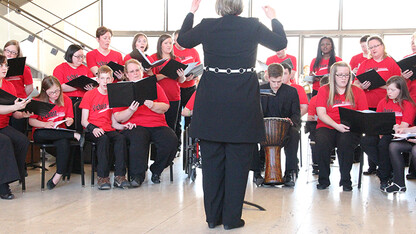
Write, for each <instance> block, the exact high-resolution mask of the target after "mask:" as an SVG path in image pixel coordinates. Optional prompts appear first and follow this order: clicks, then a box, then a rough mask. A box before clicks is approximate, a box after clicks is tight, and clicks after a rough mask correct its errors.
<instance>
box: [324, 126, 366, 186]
mask: <svg viewBox="0 0 416 234" xmlns="http://www.w3.org/2000/svg"><path fill="white" fill-rule="evenodd" d="M359 139H360V136H359V135H358V134H356V133H352V132H345V133H341V132H338V131H337V130H335V129H329V128H325V127H322V128H318V129H317V131H316V150H317V153H318V158H319V163H318V168H319V184H321V185H324V186H329V185H330V184H331V182H330V181H329V175H330V173H331V170H330V163H331V152H332V150H333V149H334V148H335V147H336V148H337V153H338V161H339V171H340V173H341V180H340V182H339V185H340V186H344V185H345V186H351V184H352V183H351V175H350V172H351V168H352V164H353V161H354V149H355V148H356V147H357V145H358V142H359Z"/></svg>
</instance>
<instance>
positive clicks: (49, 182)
mask: <svg viewBox="0 0 416 234" xmlns="http://www.w3.org/2000/svg"><path fill="white" fill-rule="evenodd" d="M55 175H56V173H55V174H53V176H52V178H51V179H50V180H48V183H46V187H47V188H48V189H49V190H52V189H53V188H55V187H56V184H54V183H53V177H55Z"/></svg>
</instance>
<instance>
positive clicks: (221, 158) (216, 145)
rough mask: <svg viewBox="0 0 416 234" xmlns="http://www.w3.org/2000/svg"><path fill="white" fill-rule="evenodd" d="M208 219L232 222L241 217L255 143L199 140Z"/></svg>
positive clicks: (209, 220) (234, 222)
mask: <svg viewBox="0 0 416 234" xmlns="http://www.w3.org/2000/svg"><path fill="white" fill-rule="evenodd" d="M200 147H201V157H202V174H203V177H202V180H203V189H204V206H205V214H206V221H207V222H218V221H221V220H222V222H223V224H225V225H235V224H237V223H238V222H239V221H240V219H241V214H242V208H243V201H244V195H245V191H246V186H247V178H248V172H249V168H250V163H251V160H252V155H253V152H254V150H255V148H256V147H257V145H256V144H255V143H241V144H240V143H225V142H213V141H205V140H201V141H200Z"/></svg>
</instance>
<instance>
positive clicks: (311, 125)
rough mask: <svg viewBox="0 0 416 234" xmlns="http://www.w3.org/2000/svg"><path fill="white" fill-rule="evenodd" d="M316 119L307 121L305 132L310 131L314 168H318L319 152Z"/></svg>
mask: <svg viewBox="0 0 416 234" xmlns="http://www.w3.org/2000/svg"><path fill="white" fill-rule="evenodd" d="M316 125H317V122H316V121H307V122H306V125H305V133H308V132H309V140H310V141H311V145H310V147H311V152H312V163H313V166H312V167H313V169H318V162H319V158H318V153H317V152H316Z"/></svg>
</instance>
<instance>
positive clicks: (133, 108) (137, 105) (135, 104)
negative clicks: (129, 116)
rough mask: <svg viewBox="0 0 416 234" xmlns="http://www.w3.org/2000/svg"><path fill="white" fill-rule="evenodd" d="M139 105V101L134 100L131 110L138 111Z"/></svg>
mask: <svg viewBox="0 0 416 234" xmlns="http://www.w3.org/2000/svg"><path fill="white" fill-rule="evenodd" d="M139 105H140V103H139V102H136V101H133V102H132V103H131V104H130V106H129V110H131V111H133V112H136V111H137V108H139Z"/></svg>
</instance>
